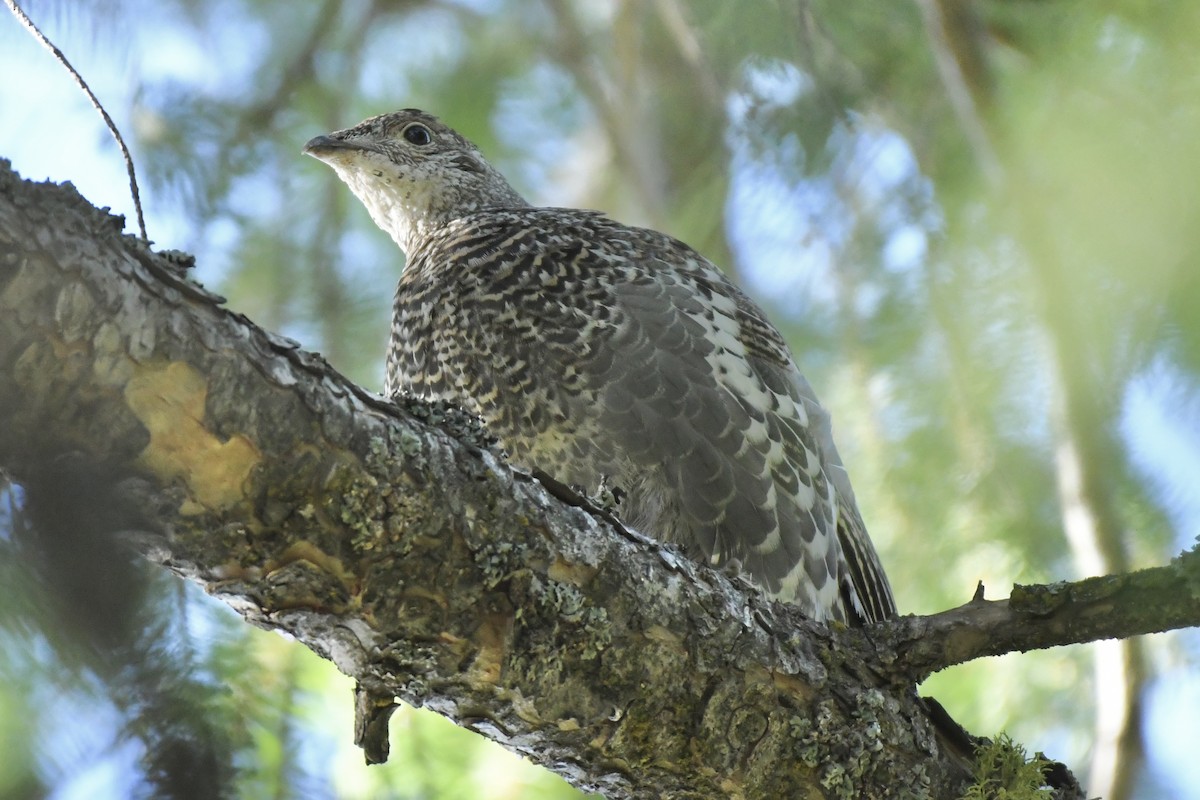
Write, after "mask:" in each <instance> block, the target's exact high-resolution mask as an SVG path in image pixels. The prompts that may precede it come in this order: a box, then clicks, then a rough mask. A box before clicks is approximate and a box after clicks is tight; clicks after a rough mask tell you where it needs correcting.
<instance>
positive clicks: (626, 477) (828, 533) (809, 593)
mask: <svg viewBox="0 0 1200 800" xmlns="http://www.w3.org/2000/svg"><path fill="white" fill-rule="evenodd" d="M380 120H383V122H380ZM412 120H417V121H418V122H419V124H421V125H422V126H424V127H427V128H429V129H430V130H431V131H432V132H433V134H434V136H435V137H438V139H437V140H436V143H438V144H441V146H442V147H443V148H444V149H445V150H447V151H454V150H455V149H456V148H457V149H458V150H460V151H462V152H460V153H459V154H458V156H457V157H456V159H455V160H453V161H452V160H445V161H442V162H439V163H441V164H442V165H443V166H442V167H441V168H440V169H441V171H442V172H446V173H447V174H445V175H441V176H437V173H438V171H439V170H437V169H431V168H430V167H429V164H430V162H431V159H425V160H422V159H421V158H420V154H421V152H422V151H421V150H420V148H418V149H417V150H416V153H417V157H416V159H415V160H416V162H417V166H416V167H414V166H412V165H411V164H410V162H411V161H412V160H413V156H412V153H411V152H410V150H412V148H405V147H404V146H403V145H404V141H403V140H402V139H401V138H400V137H399V136H398V135H397V134H396V133H395V132H397V131H403V130H406V128H405V125H406V121H407V124H411V122H412ZM354 131H365V133H359V134H357V136H358V137H359V138H360V139H363V140H365V143H355V142H354V141H353V140H354V138H355V136H354V135H351V134H352V132H354ZM380 131H384V133H382V134H381V133H380ZM388 131H391V132H392V133H391V134H390V135H389V134H388V133H387V132H388ZM339 135H340V136H342V137H343V138H342V139H336V137H338V136H339ZM331 136H332V137H334V138H335V140H336V141H337V142H338V143H337V144H330V143H329V140H330V137H318V139H314V140H313V141H312V142H310V143H309V147H308V148H307V149H308V151H309V152H311V153H313V154H314V155H316V156H317V157H318V158H322V160H326V161H327V162H329V163H330V164H331V165H332V166H334V167H335V169H337V170H338V172H339V175H341V177H342V178H343V180H345V181H346V182H347V184H349V185H350V186H351V188H352V189H354V191H355V193H356V194H358V195H359V197H360V198H361V199H362V200H363V201H364V203H365V204H366V205H367V207H368V210H370V211H371V213H372V216H373V217H374V218H375V219H376V221H377V222H378V223H379V224H380V225H381V227H384V228H385V230H389V232H391V233H392V235H393V237H394V238H396V240H397V242H398V243H399V244H400V245H401V247H402V248H404V249H405V251H406V253H407V256H408V261H407V264H406V266H405V269H404V271H403V273H402V276H401V278H400V282H399V286H398V288H397V291H396V295H395V305H394V314H393V321H392V329H391V343H390V347H389V349H388V362H387V385H386V390H385V391H386V392H387V393H388V394H389V395H392V396H395V395H397V394H399V393H411V394H414V395H417V396H420V397H425V398H430V399H439V400H449V401H452V402H455V403H457V404H459V405H461V406H463V407H465V408H467V409H469V410H472V411H474V412H476V413H478V414H479V415H480V416H481V417H482V418H483V419H484V421H485V422H486V424H487V426H488V428H489V430H490V431H491V432H492V433H493V434H494V435H495V436H497V437H498V438H499V439H500V441H501V442H502V444H503V445H504V446H505V448H506V449H507V450H508V451H509V453H510V455H511V457H512V459H513V460H514V461H515V462H517V463H519V464H522V465H525V466H528V467H537V468H540V469H542V470H544V471H545V472H547V473H549V474H551V475H553V476H554V477H555V478H557V479H558V480H560V481H563V482H565V483H570V484H576V485H579V486H582V487H584V488H585V489H589V490H595V489H596V488H598V487H599V486H600V485H601V484H602V483H604V484H607V485H608V486H614V487H617V488H619V489H620V490H621V492H622V496H621V503H620V506H619V511H620V514H621V516H622V518H623V519H624V521H625V522H626V523H627V524H629V525H631V526H632V527H634V528H637V529H638V530H641V531H642V532H644V533H647V534H649V535H652V536H654V537H656V538H658V539H660V540H662V541H666V542H670V543H672V544H674V545H675V546H677V547H679V548H681V549H682V550H683V551H684V552H685V553H686V554H688V555H689V556H691V557H693V558H695V559H698V560H702V561H705V562H707V563H709V564H711V565H713V566H716V567H726V566H729V567H733V568H736V569H738V570H740V571H741V572H742V573H744V574H745V575H747V576H748V577H749V578H750V579H751V580H752V581H753V582H755V583H756V584H758V585H759V586H761V587H762V588H763V589H764V590H765V591H767V592H768V593H769V594H771V595H773V596H775V597H777V598H779V599H782V600H785V601H789V602H792V603H796V604H798V605H799V606H800V607H801V608H802V609H803V610H804V611H805V613H806V614H807V615H809V616H810V617H812V618H814V619H817V620H838V621H842V622H848V623H861V622H869V621H875V620H879V619H883V618H886V617H890V616H893V615H895V613H896V608H895V603H894V601H893V599H892V593H891V588H890V586H889V584H888V581H887V578H886V576H885V574H884V572H883V569H882V566H881V564H880V562H879V559H878V556H877V555H876V552H875V549H874V547H873V546H872V544H871V541H870V539H869V538H868V536H867V533H866V529H865V526H864V525H863V522H862V519H861V517H860V516H859V513H858V510H857V507H856V504H855V500H854V493H853V490H852V489H851V486H850V482H849V479H848V477H847V475H846V471H845V469H844V467H843V466H842V462H841V460H840V458H839V456H838V453H837V449H836V448H835V446H834V443H833V437H832V433H831V428H830V422H829V416H828V414H827V413H826V412H825V410H824V409H823V408H822V407H821V405H820V404H819V403H818V402H817V399H816V396H815V394H814V393H813V391H812V388H811V387H810V386H809V384H808V382H807V381H806V380H805V379H804V378H803V377H802V376H801V374H800V372H799V371H798V369H797V368H796V365H795V363H794V361H793V359H792V355H791V353H790V351H789V350H788V348H787V346H786V344H785V343H784V341H783V339H782V337H781V336H780V335H779V333H778V331H777V330H776V329H775V328H774V327H773V326H772V325H771V324H770V323H769V322H768V321H767V319H766V317H765V316H764V314H763V312H762V310H761V309H760V308H759V307H758V306H757V305H755V303H754V302H753V301H751V300H750V299H749V298H748V297H746V296H745V295H744V294H743V293H742V292H740V291H739V290H738V289H737V288H736V287H734V286H733V285H732V284H731V283H730V282H729V281H728V280H727V279H726V278H725V277H724V276H723V275H722V274H721V273H720V271H719V270H718V269H717V268H716V267H715V266H713V265H712V264H711V263H710V262H709V261H707V260H706V259H705V258H703V257H702V256H701V255H699V254H698V253H696V252H695V251H694V250H692V249H691V248H690V247H688V246H687V245H685V244H683V243H682V242H680V241H678V240H676V239H673V238H671V237H669V236H666V235H664V234H661V233H658V232H655V231H652V230H647V229H643V228H635V227H629V226H626V225H622V224H620V223H617V222H614V221H613V220H611V219H608V218H607V217H605V216H603V215H602V214H599V213H595V212H590V211H581V210H576V209H563V208H538V207H532V206H529V205H527V204H525V203H524V201H523V200H521V199H520V198H519V196H518V195H517V194H516V193H515V192H514V191H513V190H512V189H511V187H509V186H508V184H507V182H505V181H504V180H503V178H502V177H500V176H499V173H496V172H495V171H494V170H492V169H491V168H490V166H487V167H486V169H481V168H478V167H475V166H472V167H470V168H469V169H467V170H464V171H463V173H464V174H463V175H455V174H450V173H451V172H453V171H454V170H459V169H460V167H456V166H446V165H450V164H467V165H473V164H476V162H477V161H478V162H482V157H481V156H478V151H477V150H475V149H474V147H473V146H472V145H470V143H469V142H467V141H466V140H465V139H462V137H460V136H459V135H458V134H456V133H454V132H453V131H451V130H450V129H449V128H446V127H445V126H444V125H442V124H441V123H440V122H438V121H437V120H436V119H435V118H433V117H430V116H429V115H426V114H423V112H418V111H414V110H406V111H403V112H397V114H396V115H387V116H385V117H381V118H373V120H368V121H367V122H365V123H363V124H362V125H360V126H358V127H357V128H355V129H350V131H342V132H338V133H335V134H332V135H331ZM418 138H423V137H418ZM381 139H383V140H385V141H380V140H381ZM318 140H320V141H318ZM345 142H349V143H350V144H349V145H348V144H345ZM322 145H323V146H325V147H326V148H327V149H326V150H322ZM355 148H358V149H355ZM314 151H316V152H314ZM363 153H365V154H367V155H366V156H362V155H361V154H363ZM380 153H383V154H384V155H385V156H386V158H387V159H388V160H389V161H390V162H392V163H394V164H396V165H397V166H398V167H399V168H400V169H398V170H397V172H396V175H395V178H396V180H395V181H394V182H392V183H389V184H387V186H395V185H397V184H399V185H403V180H402V179H403V178H404V177H406V176H410V175H412V174H414V173H419V174H420V175H421V176H425V175H435V176H437V177H436V179H438V180H445V181H448V182H451V183H453V182H455V181H456V180H457V181H466V182H467V183H470V182H472V181H481V180H482V181H483V183H484V184H485V188H484V189H482V190H479V191H470V192H467V193H466V194H467V195H468V196H469V197H470V202H467V203H462V204H459V207H456V208H452V209H448V210H447V209H443V208H436V209H430V208H427V207H426V206H427V205H428V202H427V201H425V200H423V199H421V198H424V197H428V196H437V197H446V196H448V194H449V195H454V194H459V195H461V194H462V193H461V192H459V193H456V192H449V193H447V192H445V191H442V190H441V189H438V190H437V191H432V190H428V189H426V188H425V187H423V186H420V185H418V186H417V188H416V189H415V190H414V191H411V192H410V193H409V199H405V198H404V197H401V196H399V195H397V196H395V197H383V198H382V199H381V197H380V196H379V194H380V192H383V193H384V194H386V192H387V188H386V187H382V188H381V187H380V185H379V181H378V180H375V179H372V178H371V177H370V175H371V174H373V173H374V172H377V171H378V170H372V169H371V168H370V167H371V165H372V164H374V165H375V166H379V164H378V162H379V158H378V156H379V154H380ZM464 153H465V154H466V156H464V155H463V154H464ZM364 164H365V166H364ZM364 171H365V172H364ZM383 172H384V173H385V174H388V173H387V170H386V169H384V170H383ZM364 174H365V175H366V177H364ZM480 176H482V177H480ZM376 177H377V176H376ZM423 180H425V177H421V179H420V180H419V181H417V183H418V184H419V183H420V182H421V181H423ZM497 181H499V184H498V185H493V184H495V183H496V182H497ZM413 196H416V197H417V198H418V199H417V200H416V201H412V200H411V197H413ZM406 202H407V203H409V204H410V205H415V206H417V208H416V209H415V210H411V209H409V208H408V207H406V206H405V203H406ZM397 208H400V211H397V210H396V209H397Z"/></svg>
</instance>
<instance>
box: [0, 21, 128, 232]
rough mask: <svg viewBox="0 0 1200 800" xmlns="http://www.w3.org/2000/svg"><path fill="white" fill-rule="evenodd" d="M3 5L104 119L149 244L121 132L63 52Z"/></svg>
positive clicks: (30, 22) (126, 148)
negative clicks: (64, 69) (118, 149)
mask: <svg viewBox="0 0 1200 800" xmlns="http://www.w3.org/2000/svg"><path fill="white" fill-rule="evenodd" d="M4 4H5V5H6V6H8V8H9V10H10V11H12V13H13V16H15V17H16V18H17V20H18V21H19V22H20V23H21V24H22V25H23V26H24V27H25V29H26V30H28V31H29V32H30V33H31V34H33V38H35V39H37V40H38V41H39V42H41V43H42V46H43V47H45V48H46V49H47V50H49V51H50V52H51V53H53V54H54V57H55V58H56V59H57V60H58V63H60V64H62V65H63V66H64V67H66V69H67V72H69V73H71V77H73V78H74V79H75V83H76V84H77V85H78V86H79V88H80V89H82V90H83V92H84V94H86V95H87V96H88V100H90V101H91V103H92V106H93V107H94V108H95V109H96V110H97V111H99V112H100V116H101V117H103V118H104V124H105V125H107V126H108V130H109V132H110V133H112V135H113V138H114V139H116V140H117V146H118V147H120V148H121V154H122V155H123V156H125V169H126V170H127V171H128V172H129V190H130V192H131V193H132V194H133V208H134V210H135V211H136V212H137V221H138V230H139V231H141V234H142V241H143V242H146V243H149V241H150V238H149V237H148V236H146V220H145V218H144V217H143V216H142V198H141V195H140V194H139V193H138V185H137V176H136V175H135V174H134V171H133V156H132V155H130V154H129V148H128V147H126V146H125V140H124V139H122V138H121V132H120V131H119V130H117V125H116V123H115V122H113V120H112V117H110V116H109V115H108V112H107V111H105V110H104V106H103V105H101V104H100V100H99V99H98V98H97V97H96V95H95V93H94V92H93V91H92V89H91V87H90V86H88V85H87V81H85V80H84V79H83V76H82V75H80V74H79V72H78V71H76V69H75V68H74V67H72V66H71V62H69V61H67V57H66V56H65V55H63V52H62V51H61V50H59V49H58V47H56V46H55V45H54V42H52V41H50V40H49V39H48V38H46V34H44V33H42V32H41V31H40V30H38V26H37V25H34V24H33V20H31V19H30V18H29V15H28V14H26V13H25V12H24V11H23V10H22V9H21V7H20V6H19V5H17V0H4Z"/></svg>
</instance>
